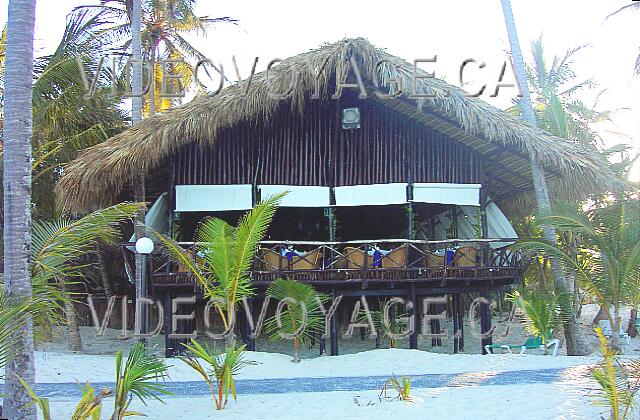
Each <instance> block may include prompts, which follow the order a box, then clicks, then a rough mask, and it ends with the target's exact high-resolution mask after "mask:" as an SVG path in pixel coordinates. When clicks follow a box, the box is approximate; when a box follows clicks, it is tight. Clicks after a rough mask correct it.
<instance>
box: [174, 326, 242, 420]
mask: <svg viewBox="0 0 640 420" xmlns="http://www.w3.org/2000/svg"><path fill="white" fill-rule="evenodd" d="M183 345H184V347H185V348H186V349H187V350H188V351H189V352H190V353H191V354H188V355H186V356H181V357H180V359H181V360H182V361H183V362H185V363H186V364H187V365H188V366H189V367H190V368H192V369H193V370H195V371H196V372H197V373H198V374H199V375H200V376H201V377H202V379H203V380H204V381H205V382H206V383H207V386H208V387H209V392H210V393H211V397H212V398H213V402H214V403H215V407H216V410H222V409H223V408H224V407H225V406H226V405H227V402H228V401H229V393H231V396H232V397H233V399H234V400H237V399H238V396H237V394H236V386H235V376H236V375H237V374H238V372H239V371H240V370H241V369H242V368H243V367H244V366H247V365H250V364H253V362H252V361H249V360H246V359H245V355H246V354H245V353H246V350H245V349H246V346H245V345H244V344H243V345H242V346H240V347H237V346H236V342H235V341H233V342H232V343H231V345H230V346H229V347H228V348H227V350H226V352H224V353H221V354H215V353H214V352H213V351H212V350H211V349H209V348H208V347H207V346H203V345H202V344H200V343H198V342H197V341H196V340H193V339H192V340H191V344H183ZM198 358H199V359H202V361H204V363H205V364H206V366H203V365H202V363H201V362H200V360H198Z"/></svg>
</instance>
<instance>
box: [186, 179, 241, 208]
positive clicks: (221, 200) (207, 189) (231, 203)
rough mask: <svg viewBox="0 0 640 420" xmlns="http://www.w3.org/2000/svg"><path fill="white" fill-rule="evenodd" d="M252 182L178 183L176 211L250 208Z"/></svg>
mask: <svg viewBox="0 0 640 420" xmlns="http://www.w3.org/2000/svg"><path fill="white" fill-rule="evenodd" d="M251 188H252V186H251V184H237V185H176V211H178V212H184V211H228V210H249V209H251V208H252V207H253V200H252V198H251Z"/></svg>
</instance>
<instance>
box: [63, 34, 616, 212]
mask: <svg viewBox="0 0 640 420" xmlns="http://www.w3.org/2000/svg"><path fill="white" fill-rule="evenodd" d="M348 57H353V58H354V59H355V60H356V62H357V63H358V68H359V69H360V71H361V73H362V74H363V78H364V79H366V80H365V82H366V83H367V84H368V85H369V86H371V83H372V80H374V79H372V77H373V76H375V77H377V80H379V81H381V85H382V86H387V87H388V85H389V80H391V79H394V78H395V79H402V80H403V82H404V83H403V84H404V87H405V88H404V89H405V90H407V89H408V88H409V87H411V86H412V85H413V72H414V68H413V65H412V64H410V63H408V62H406V61H404V60H402V59H400V58H398V57H395V56H393V55H390V54H388V53H387V52H385V51H384V50H381V49H379V48H376V47H374V46H373V45H371V44H370V43H369V42H368V41H367V40H365V39H362V38H357V39H347V40H343V41H339V42H336V43H333V44H329V45H325V46H322V47H320V48H317V49H314V50H311V51H309V52H306V53H303V54H299V55H296V56H293V57H290V58H288V59H286V60H284V61H282V62H281V63H280V64H279V65H277V66H275V67H273V68H272V69H271V70H270V72H269V83H267V75H266V73H265V72H263V73H258V74H256V75H255V76H254V77H253V80H252V81H251V84H250V85H249V87H248V90H247V95H246V97H243V95H242V93H243V92H244V90H245V89H246V86H245V83H244V82H243V83H240V84H234V85H232V86H230V87H227V88H226V89H223V90H222V91H221V92H220V93H218V94H217V95H215V96H200V97H197V98H195V99H194V100H193V101H191V102H189V103H187V104H185V105H183V106H180V107H178V108H175V109H172V110H170V111H167V112H165V113H162V114H159V115H156V116H154V117H151V118H148V119H146V120H144V121H143V122H142V123H140V124H139V125H137V126H135V127H133V128H130V129H129V130H127V131H125V132H123V133H121V134H119V135H117V136H114V137H112V138H111V139H109V140H107V141H105V142H104V143H101V144H99V145H96V146H93V147H91V148H89V149H87V150H85V151H84V152H83V153H82V154H81V155H80V156H79V157H78V158H77V159H76V160H75V161H73V162H71V163H70V164H69V165H68V166H67V167H66V168H65V171H64V176H63V177H62V179H61V180H60V182H59V183H58V186H57V193H58V195H59V197H60V199H61V202H62V204H63V206H64V208H65V209H66V210H68V211H80V212H82V211H86V210H88V209H91V208H95V207H101V206H106V205H109V204H112V203H113V202H114V201H115V200H116V199H117V197H118V195H119V194H120V193H121V191H122V190H123V189H124V188H126V187H127V186H128V185H129V184H130V182H131V179H130V177H131V176H132V174H133V171H132V168H139V167H141V168H142V169H143V170H144V171H145V172H146V173H148V172H150V171H153V170H155V169H157V167H158V166H159V165H160V164H161V163H162V162H163V159H165V158H166V157H167V156H169V155H171V154H172V153H174V152H175V151H176V150H177V149H179V148H180V147H182V146H184V145H186V144H188V143H191V142H193V141H200V142H205V143H213V142H214V141H215V140H216V135H217V133H218V132H219V130H220V129H223V128H226V127H230V126H233V125H235V124H238V123H240V122H242V121H255V120H256V119H259V118H265V119H266V118H269V117H270V116H271V115H272V113H273V112H274V111H275V110H276V108H277V107H278V106H279V104H280V103H279V102H278V101H277V100H274V99H272V98H270V97H269V95H268V93H269V92H270V91H271V92H285V91H287V90H288V89H289V87H290V85H291V74H296V75H297V77H296V79H295V85H294V89H293V91H292V94H291V96H290V98H289V103H290V107H291V110H292V112H304V105H305V101H306V100H307V99H308V98H309V97H310V95H312V94H313V92H315V90H316V86H315V83H316V76H315V74H314V72H313V67H312V66H311V65H310V64H312V65H313V66H315V67H316V68H323V69H324V70H323V71H322V72H321V74H320V77H319V81H318V82H319V88H320V89H319V92H320V95H321V97H326V98H328V97H329V96H330V95H331V94H332V93H333V92H334V89H335V86H334V83H335V78H336V77H339V78H340V80H342V78H343V76H344V75H346V74H350V73H351V70H350V67H349V62H348ZM381 60H385V63H384V64H382V65H380V66H378V67H377V68H376V64H377V63H378V62H379V61H381ZM419 73H421V74H422V75H425V73H424V72H420V71H419ZM332 80H333V82H332ZM417 83H418V85H419V88H420V91H421V92H427V93H431V94H433V95H435V97H433V98H420V99H419V100H418V106H416V102H415V101H416V100H415V99H410V98H408V97H407V95H403V96H401V97H399V98H396V99H381V98H378V97H377V96H376V95H373V94H371V95H369V100H373V101H376V102H381V103H384V104H385V105H387V106H389V107H392V108H394V109H396V110H398V111H399V112H403V113H405V114H406V115H408V116H410V117H411V118H415V119H417V120H420V121H422V122H423V123H425V124H427V125H429V126H431V127H433V128H434V129H436V130H439V131H441V132H443V133H445V134H447V135H449V136H451V137H453V138H455V139H456V140H457V141H460V142H462V143H465V144H467V145H468V146H469V147H472V148H474V149H475V150H478V151H479V152H480V153H481V154H483V155H484V156H487V157H489V156H493V158H494V159H495V156H496V151H499V152H500V153H504V156H505V157H504V158H500V159H502V161H500V162H499V163H500V165H499V166H502V167H503V168H502V169H501V170H502V171H503V172H504V173H507V171H508V172H509V173H513V174H515V175H517V178H514V179H513V185H514V186H516V190H518V191H519V192H518V193H515V194H512V195H511V196H510V197H507V198H504V199H503V200H508V205H510V207H512V208H515V207H518V206H520V205H522V204H524V203H525V202H526V201H528V200H529V199H530V197H531V188H532V185H531V182H530V179H531V175H530V167H529V164H528V159H529V156H532V155H533V156H535V157H536V158H537V159H539V161H540V162H541V163H542V164H543V165H544V167H545V169H547V171H548V174H549V186H550V190H551V192H552V194H555V195H557V196H562V197H578V196H582V197H584V195H585V194H586V193H588V192H594V191H598V190H603V189H606V188H611V187H612V186H613V185H614V184H615V183H616V181H615V178H614V176H613V175H612V173H611V171H610V170H609V169H608V168H607V166H606V165H605V163H604V162H602V161H600V160H599V158H598V157H597V156H596V155H595V154H594V153H593V152H592V151H589V150H587V149H585V148H584V147H582V146H580V145H578V144H574V143H571V142H569V141H567V140H564V139H560V138H557V137H554V136H551V135H549V134H547V133H545V132H544V131H542V130H540V129H537V128H534V127H531V126H528V125H527V124H525V123H524V122H523V121H522V120H520V119H519V118H517V117H515V116H512V115H510V114H508V113H506V112H504V111H502V110H500V109H497V108H495V107H493V106H491V105H489V104H487V103H486V102H484V101H482V100H480V99H477V98H473V97H469V96H467V95H466V93H465V92H464V91H463V90H462V89H460V88H458V87H455V86H452V85H449V84H447V83H446V82H444V81H442V80H440V79H437V78H420V79H417ZM195 139H197V140H195ZM501 156H502V155H501ZM509 157H510V159H509ZM515 175H514V176H515ZM503 200H501V201H503Z"/></svg>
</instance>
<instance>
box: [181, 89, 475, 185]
mask: <svg viewBox="0 0 640 420" xmlns="http://www.w3.org/2000/svg"><path fill="white" fill-rule="evenodd" d="M349 106H358V107H359V108H360V114H361V128H360V129H356V130H343V129H342V127H341V111H342V109H343V108H345V107H349ZM175 162H176V164H175V171H176V174H175V175H176V176H175V182H176V184H178V185H189V184H251V183H253V182H254V181H255V182H256V183H258V184H285V185H326V186H341V185H357V184H374V183H391V182H453V183H480V179H481V172H482V168H481V160H480V157H479V155H478V153H477V152H475V151H473V150H471V149H470V148H468V147H466V146H464V145H462V144H460V143H458V142H457V141H455V140H454V139H450V138H447V137H446V136H445V135H443V134H442V133H439V132H437V131H435V130H433V129H431V128H429V127H425V126H424V125H422V124H420V123H417V122H415V121H412V120H410V119H408V118H407V117H405V116H403V115H401V114H399V113H397V112H395V111H391V110H389V109H388V108H385V107H383V106H381V105H378V104H374V103H371V102H369V101H357V100H345V99H342V100H341V102H338V101H332V100H329V101H327V102H321V101H310V102H309V103H308V104H307V106H306V107H305V111H304V114H303V115H299V114H298V113H296V112H291V111H290V110H289V109H288V108H287V106H286V105H283V106H281V107H280V108H279V110H278V111H276V112H275V114H274V116H273V118H272V119H271V120H270V121H268V122H266V123H264V122H256V123H245V124H240V125H238V126H236V127H234V128H233V129H225V130H222V131H221V132H219V133H218V137H217V140H216V143H215V144H214V145H202V144H198V143H197V142H196V143H194V144H192V145H189V146H187V147H185V148H183V149H181V150H180V151H179V152H178V153H177V155H176V160H175Z"/></svg>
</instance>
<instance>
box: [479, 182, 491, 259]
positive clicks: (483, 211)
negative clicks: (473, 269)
mask: <svg viewBox="0 0 640 420" xmlns="http://www.w3.org/2000/svg"><path fill="white" fill-rule="evenodd" d="M480 231H481V237H482V239H487V238H489V225H488V222H487V189H486V188H485V187H482V188H480ZM480 250H481V255H482V267H486V266H487V263H488V260H489V252H488V249H487V243H486V242H482V244H481V245H480Z"/></svg>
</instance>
